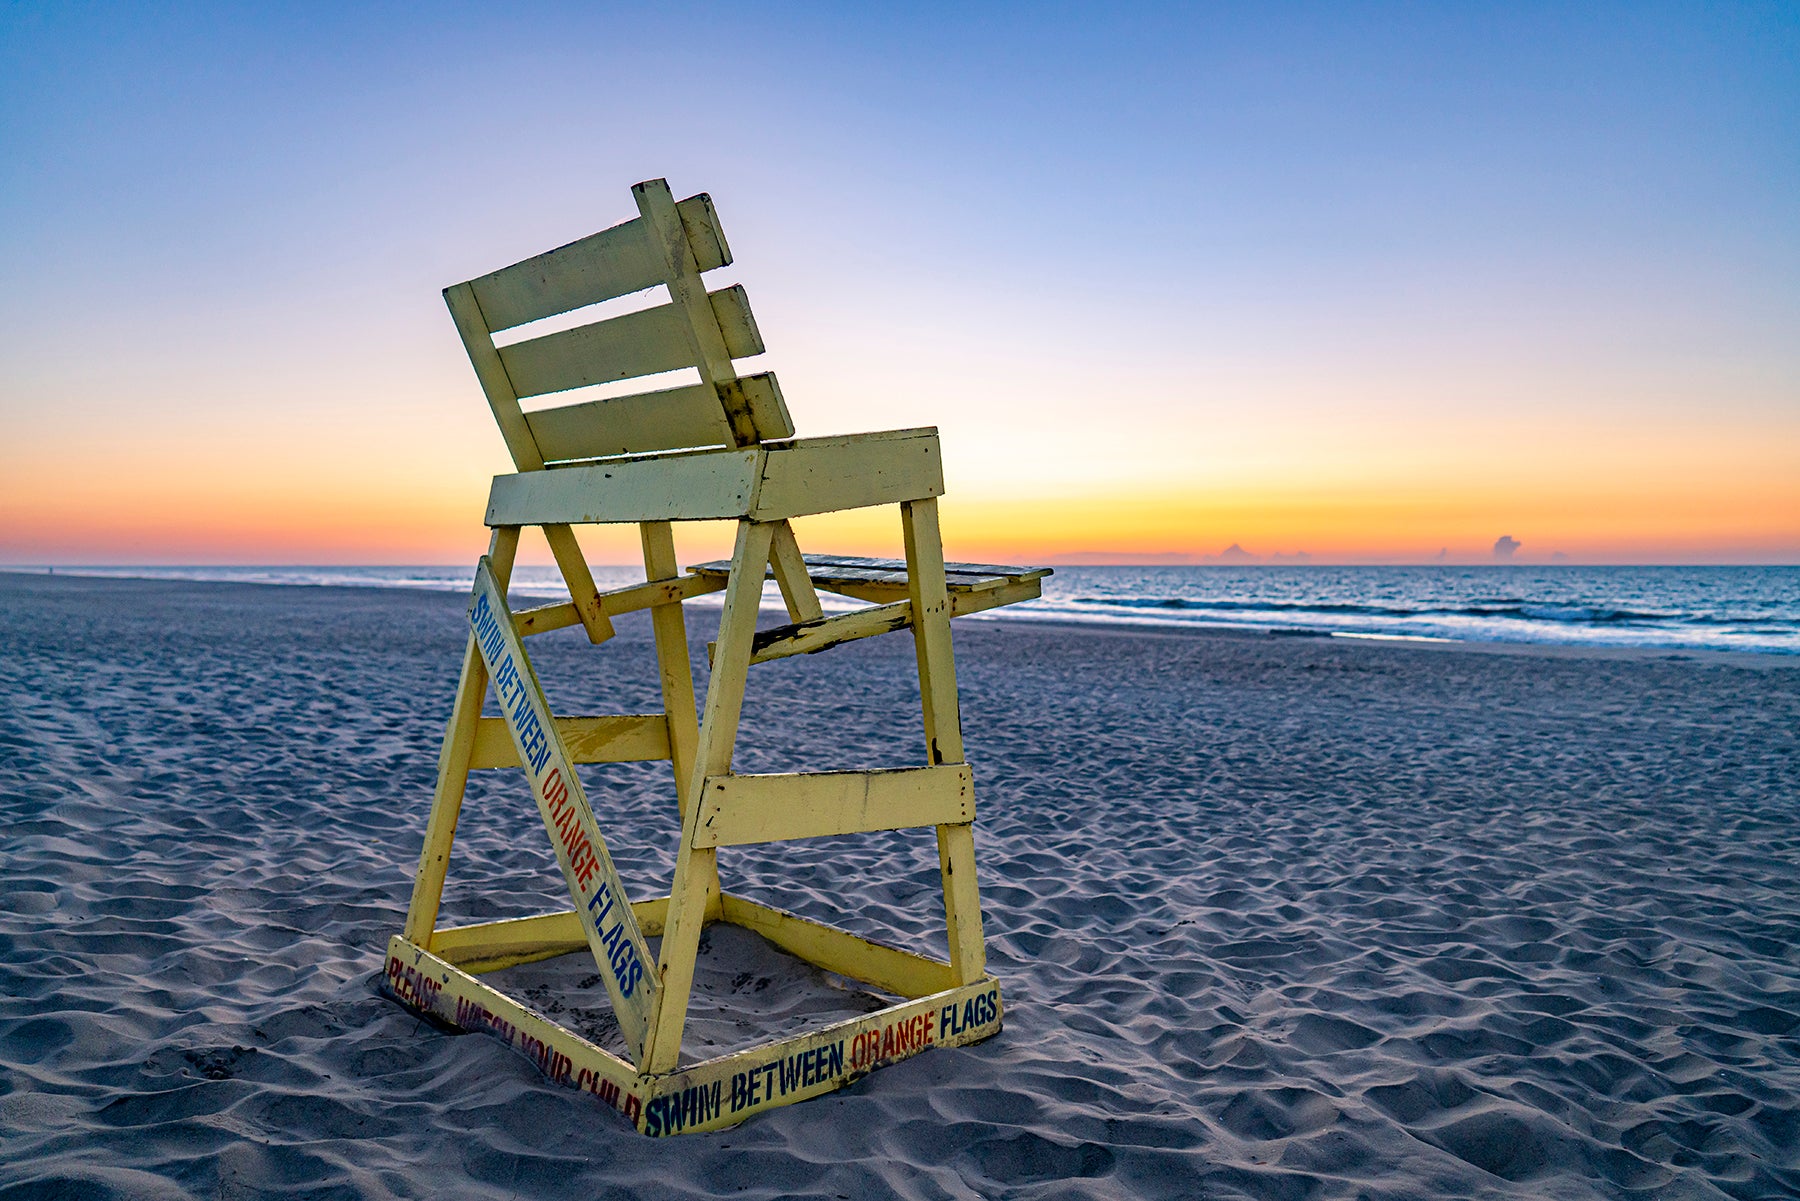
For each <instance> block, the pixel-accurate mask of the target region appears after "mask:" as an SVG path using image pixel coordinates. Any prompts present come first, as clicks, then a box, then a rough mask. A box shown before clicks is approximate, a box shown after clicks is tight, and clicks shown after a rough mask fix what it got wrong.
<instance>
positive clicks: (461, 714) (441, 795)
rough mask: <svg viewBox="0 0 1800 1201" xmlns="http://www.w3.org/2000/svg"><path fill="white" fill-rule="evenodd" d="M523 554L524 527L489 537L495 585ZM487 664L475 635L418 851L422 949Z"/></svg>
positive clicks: (410, 911) (410, 928) (408, 928)
mask: <svg viewBox="0 0 1800 1201" xmlns="http://www.w3.org/2000/svg"><path fill="white" fill-rule="evenodd" d="M518 553H519V527H517V526H505V527H502V528H500V529H497V530H495V531H494V533H493V536H492V537H491V538H489V539H488V554H487V563H488V565H489V570H490V571H492V573H493V579H494V582H495V584H496V585H497V586H498V587H499V588H500V589H501V590H502V591H503V592H504V591H505V589H506V584H507V581H508V580H510V579H511V578H512V569H513V560H514V559H515V558H516V557H517V556H518ZM487 686H488V673H487V664H486V663H485V662H483V660H482V657H481V651H480V649H479V648H477V647H476V645H475V636H474V635H473V634H470V636H469V640H468V643H467V645H466V646H465V647H464V649H463V661H462V675H461V677H460V678H459V679H458V681H457V684H456V700H455V702H454V703H453V704H452V705H451V708H450V720H449V722H448V723H447V724H446V725H445V726H444V741H443V744H442V746H441V747H440V748H439V750H438V765H437V787H436V788H435V789H433V790H432V794H431V815H430V816H429V817H427V818H426V820H425V845H424V847H423V848H422V849H421V850H420V851H419V870H418V872H417V874H415V875H414V876H413V892H412V900H411V902H410V903H409V904H408V905H407V909H406V925H405V926H403V927H402V933H403V934H404V935H405V936H406V937H407V938H408V939H411V940H412V941H413V942H416V943H418V944H419V945H420V946H429V945H430V944H431V932H432V930H433V929H435V928H436V926H437V914H438V906H439V904H441V903H442V901H443V897H444V877H445V875H446V874H447V873H448V872H449V870H450V846H451V844H452V843H453V842H454V841H455V840H456V823H457V819H458V818H459V817H460V816H461V814H462V802H463V793H464V792H465V791H466V790H467V789H468V786H469V761H470V755H471V753H472V752H473V750H474V746H475V737H476V732H477V730H478V729H479V728H480V725H481V703H482V701H483V700H484V699H486V697H487Z"/></svg>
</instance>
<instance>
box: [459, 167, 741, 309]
mask: <svg viewBox="0 0 1800 1201" xmlns="http://www.w3.org/2000/svg"><path fill="white" fill-rule="evenodd" d="M675 207H676V210H677V211H678V212H679V213H680V214H681V223H682V226H683V227H684V228H685V229H686V231H687V236H688V244H689V245H690V246H692V247H693V250H694V257H695V259H696V260H698V262H699V267H700V270H702V271H711V270H712V269H713V268H714V267H723V266H725V265H726V264H727V263H729V262H731V250H730V248H729V247H728V246H727V245H726V244H725V235H724V234H723V233H721V232H720V230H719V219H718V215H717V214H716V213H714V212H713V206H712V198H711V197H710V196H707V195H706V194H705V193H704V192H702V193H701V194H700V195H698V196H690V197H688V198H687V199H686V200H683V201H682V202H681V203H680V204H678V205H676V206H675ZM663 275H664V267H663V261H662V253H661V251H659V250H658V249H657V248H656V247H655V246H654V245H652V244H651V241H650V239H649V238H648V237H646V236H645V231H644V222H643V219H642V218H636V219H634V220H631V221H627V222H625V224H623V225H615V226H613V227H612V228H611V229H605V230H601V231H600V232H599V233H597V234H590V235H589V236H588V237H585V238H582V239H581V240H580V241H578V242H570V243H569V244H568V245H567V246H559V247H557V248H556V249H555V250H550V251H546V252H544V253H543V254H540V255H536V256H534V257H532V258H528V259H526V260H525V261H524V262H522V263H514V264H513V265H512V266H510V267H502V268H501V269H500V270H498V271H495V272H492V273H490V274H488V275H484V276H482V277H481V278H480V279H472V280H470V281H469V286H470V287H471V288H473V289H474V291H475V299H476V301H477V302H478V303H479V304H480V305H481V315H482V317H483V318H484V319H485V320H486V321H487V327H488V330H489V331H490V332H494V331H498V330H503V329H511V328H512V327H513V326H515V325H524V324H525V323H526V322H527V321H538V320H541V319H543V318H545V317H554V316H556V315H557V314H558V313H567V312H569V311H570V310H572V309H579V308H585V307H586V306H588V305H590V304H599V303H600V302H601V301H603V300H611V299H613V298H614V297H617V296H628V295H630V294H631V293H633V292H641V291H643V290H644V289H645V288H650V287H654V286H656V285H657V284H660V283H662V282H664V278H663Z"/></svg>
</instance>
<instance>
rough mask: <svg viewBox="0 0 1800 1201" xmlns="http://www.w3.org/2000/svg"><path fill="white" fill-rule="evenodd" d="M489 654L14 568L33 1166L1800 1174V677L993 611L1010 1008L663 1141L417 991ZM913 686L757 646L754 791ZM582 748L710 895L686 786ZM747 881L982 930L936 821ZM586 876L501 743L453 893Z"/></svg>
mask: <svg viewBox="0 0 1800 1201" xmlns="http://www.w3.org/2000/svg"><path fill="white" fill-rule="evenodd" d="M715 615H716V610H712V611H707V610H696V611H695V613H694V618H693V620H692V622H691V630H692V633H693V634H694V637H695V642H696V660H697V662H699V663H704V662H705V657H704V647H703V645H701V644H702V643H703V642H704V640H705V637H706V630H705V626H706V624H707V622H708V620H709V619H713V618H714V616H715ZM767 620H769V621H773V620H775V618H774V616H773V615H772V614H771V615H768V617H767ZM465 632H466V625H465V624H464V600H463V598H461V597H458V596H453V595H449V594H438V593H402V592H383V591H375V590H357V589H334V588H317V589H311V588H289V587H256V586H247V585H226V584H199V583H181V582H177V583H170V582H160V581H131V580H113V579H70V578H66V577H61V576H57V577H44V576H24V575H7V574H0V893H3V895H0V1197H6V1198H11V1197H35V1196H43V1197H52V1196H54V1197H107V1196H116V1197H131V1198H160V1197H193V1198H218V1197H248V1196H296V1197H301V1196H304V1197H309V1198H311V1197H340V1196H342V1197H388V1196H399V1197H426V1196H450V1197H494V1198H500V1197H515V1196H529V1197H571V1198H573V1197H582V1198H589V1197H596V1196H615V1195H616V1196H640V1197H660V1196H695V1197H785V1196H803V1197H821V1198H835V1197H847V1198H865V1197H884V1196H905V1197H1137V1196H1143V1197H1268V1198H1339V1197H1341V1198H1359V1197H1371V1198H1373V1197H1393V1198H1413V1197H1417V1198H1426V1197H1444V1196H1467V1197H1521V1198H1523V1197H1545V1196H1551V1197H1625V1196H1644V1197H1659V1198H1660V1197H1678V1198H1679V1197H1719V1196H1726V1197H1777V1196H1788V1195H1794V1194H1796V1193H1800V741H1797V737H1800V736H1797V734H1796V731H1800V659H1795V658H1791V657H1783V656H1722V655H1710V656H1706V655H1681V654H1653V653H1619V652H1606V651H1573V652H1572V651H1561V652H1556V653H1546V652H1542V651H1533V650H1531V649H1529V648H1492V647H1490V648H1486V649H1483V650H1480V651H1477V650H1472V649H1468V648H1460V647H1439V646H1418V645H1410V644H1392V643H1367V642H1346V641H1344V640H1337V639H1324V638H1293V637H1272V636H1266V635H1250V634H1238V635H1227V634H1211V633H1203V632H1191V631H1171V632H1167V633H1163V632H1154V631H1152V632H1144V631H1125V630H1111V629H1106V628H1096V627H1093V626H1088V627H1083V628H1076V627H1071V626H1057V625H1037V624H1024V623H1011V624H1007V623H999V622H992V621H980V620H967V621H962V622H959V623H958V624H957V626H956V636H957V653H958V667H959V671H960V675H961V681H962V697H963V724H964V729H965V734H966V737H967V742H968V748H969V756H970V759H971V761H972V762H973V763H974V764H975V765H976V779H977V787H978V797H979V806H980V818H979V822H978V825H977V845H978V850H979V855H980V861H981V886H982V897H983V902H984V912H985V917H986V922H987V932H988V947H989V961H990V967H991V970H992V971H993V972H994V973H995V975H997V976H998V977H999V978H1000V980H1001V982H1002V988H1003V994H1004V999H1005V1004H1006V1024H1005V1029H1004V1030H1003V1031H1002V1032H1001V1034H1000V1035H999V1036H997V1037H996V1038H994V1039H991V1040H989V1041H987V1042H985V1043H982V1044H979V1045H977V1046H974V1047H970V1048H964V1049H953V1050H936V1051H931V1052H928V1053H926V1054H923V1055H920V1056H917V1057H915V1058H913V1059H910V1060H907V1061H905V1062H903V1063H900V1064H898V1065H895V1066H893V1067H889V1068H885V1069H883V1070H881V1071H878V1072H876V1073H874V1074H872V1075H870V1076H868V1077H866V1078H864V1079H862V1080H860V1081H859V1082H857V1083H855V1084H854V1085H852V1086H850V1087H849V1088H846V1089H844V1090H842V1091H840V1092H837V1093H833V1094H831V1095H829V1096H827V1097H825V1098H822V1099H819V1100H814V1101H809V1102H806V1103H804V1104H801V1105H798V1106H791V1107H788V1108H785V1109H779V1110H775V1111H772V1112H769V1113H765V1114H763V1115H760V1116H758V1117H755V1118H753V1119H751V1120H750V1121H749V1122H748V1123H746V1124H744V1125H742V1126H739V1127H736V1128H734V1129H731V1130H727V1131H724V1132H722V1133H716V1134H702V1135H693V1136H684V1137H682V1138H677V1139H665V1140H652V1139H647V1138H644V1137H642V1136H640V1135H638V1134H636V1133H635V1132H634V1131H632V1130H631V1129H630V1128H628V1127H627V1126H626V1125H625V1123H624V1122H623V1121H622V1120H621V1119H619V1118H618V1117H617V1116H616V1115H615V1114H613V1113H612V1111H611V1110H609V1109H608V1108H607V1107H605V1106H604V1105H602V1104H601V1103H600V1102H599V1101H597V1100H596V1099H594V1098H591V1097H587V1096H583V1095H581V1094H579V1093H576V1092H573V1091H570V1090H567V1089H563V1088H560V1087H557V1086H555V1085H553V1084H551V1083H549V1082H548V1081H547V1080H545V1079H544V1078H543V1077H542V1076H540V1075H539V1074H538V1073H537V1071H536V1070H535V1069H534V1068H533V1067H532V1066H531V1065H530V1064H529V1063H528V1062H526V1060H525V1059H523V1058H522V1057H520V1056H518V1055H517V1054H515V1053H513V1052H511V1051H509V1050H507V1049H506V1048H505V1047H503V1046H502V1045H501V1044H500V1043H499V1042H498V1041H496V1040H494V1039H492V1038H487V1037H482V1036H479V1035H465V1036H456V1035H451V1034H447V1033H445V1032H442V1031H440V1030H438V1029H435V1028H433V1027H431V1026H429V1025H426V1024H425V1023H423V1022H421V1021H420V1020H419V1019H417V1018H416V1017H414V1016H413V1015H411V1014H410V1013H408V1012H406V1011H405V1010H403V1009H401V1008H400V1007H399V1006H397V1005H396V1004H394V1003H393V1002H391V1001H389V1000H387V999H385V998H384V997H382V996H380V995H379V994H378V993H377V991H376V989H375V984H374V982H375V979H376V977H377V974H378V973H379V971H380V969H381V967H382V962H383V951H384V946H385V942H386V939H387V937H388V936H389V935H390V934H392V933H394V932H395V931H397V930H398V928H399V926H400V922H401V918H402V915H403V913H404V910H405V906H406V900H407V896H408V891H409V888H410V882H411V877H412V872H413V868H414V865H415V864H416V861H417V856H418V851H419V846H420V840H421V834H422V829H423V823H424V819H425V814H426V810H427V806H428V802H429V797H430V790H431V783H432V778H433V771H434V766H435V759H436V748H437V741H438V738H439V735H440V732H441V729H442V725H443V722H444V720H445V717H446V716H447V714H448V710H449V704H450V700H451V695H452V692H453V689H454V687H455V675H456V670H457V666H458V663H459V660H460V656H461V652H462V646H463V639H464V637H465ZM529 649H530V651H531V653H532V655H533V658H534V660H535V662H536V664H537V666H538V669H539V672H540V674H541V675H542V676H543V677H544V679H545V682H546V685H547V686H548V688H549V691H550V695H551V699H552V701H553V702H554V704H555V706H556V707H557V709H558V710H559V711H562V712H645V711H649V710H652V709H654V708H656V707H658V706H657V699H656V685H655V680H654V677H653V674H652V665H651V658H650V654H649V628H648V624H647V622H644V621H642V620H641V619H640V620H634V619H631V618H627V619H624V620H622V621H620V622H619V636H618V638H617V639H616V640H615V642H614V643H612V644H609V645H608V646H606V647H604V648H602V649H600V650H597V651H596V650H593V649H591V648H589V647H588V646H587V645H586V643H585V641H584V640H583V639H582V638H581V637H580V636H579V635H578V634H575V633H574V632H573V631H561V632H559V633H557V634H552V635H548V636H546V637H543V638H538V639H533V640H532V641H531V643H530V644H529ZM916 705H917V699H916V687H915V685H914V684H913V676H912V647H911V642H910V640H909V639H907V638H906V637H904V636H890V637H888V638H883V639H873V640H870V641H867V642H863V643H858V644H855V645H852V646H846V647H842V648H839V649H837V650H834V651H831V652H829V653H827V654H823V655H818V656H811V657H804V658H801V659H797V660H784V661H781V662H778V663H773V664H768V665H764V666H759V667H757V668H755V669H753V672H752V677H751V690H750V696H749V701H748V705H747V708H746V719H745V725H744V731H743V735H742V737H741V739H740V743H739V755H738V759H737V766H738V768H739V770H744V771H782V770H800V769H803V768H804V769H825V768H849V767H871V766H904V765H909V764H913V763H917V762H919V761H920V758H921V754H922V751H921V747H920V742H921V738H920V734H919V727H918V718H917V708H916ZM583 774H584V778H586V780H587V782H588V784H589V794H590V797H591V798H592V800H593V802H594V807H595V810H596V813H597V815H598V817H599V820H600V824H601V828H602V830H603V832H604V833H605V834H606V835H607V837H608V839H609V841H610V843H611V847H612V851H613V854H614V857H615V859H616V861H617V863H618V865H619V868H620V871H621V874H622V875H623V878H624V881H625V883H626V885H627V887H628V889H629V890H630V891H631V893H632V895H633V896H634V897H641V896H647V895H651V894H653V893H654V892H656V891H658V890H659V889H666V882H667V878H668V872H669V868H670V864H671V862H672V860H671V851H672V848H673V843H674V838H675V822H674V814H673V808H674V806H673V790H672V786H671V783H670V780H669V777H668V769H667V766H666V765H664V764H649V765H621V766H613V767H605V768H585V769H583ZM720 862H721V868H722V871H723V874H724V876H725V880H726V886H727V887H728V888H730V889H732V890H733V891H737V892H741V893H744V894H746V895H748V896H751V897H753V898H756V899H758V900H762V901H765V902H768V903H771V904H775V905H780V906H782V907H784V908H788V909H791V910H794V911H796V912H799V913H801V914H804V915H806V916H810V917H817V918H822V919H827V920H834V921H837V922H838V923H839V924H842V925H845V926H848V927H849V928H851V929H853V930H856V931H857V932H859V933H863V934H867V935H871V936H877V937H882V938H884V939H886V940H889V941H895V942H899V943H901V944H902V945H909V946H916V945H923V946H927V947H929V948H931V949H933V951H934V952H937V951H941V948H942V944H943V933H942V929H941V897H940V896H939V894H938V887H939V885H938V877H937V862H936V854H935V846H934V843H933V840H932V839H931V837H930V835H929V834H928V833H926V832H917V833H900V834H891V835H866V836H859V837H856V838H849V839H836V840H818V841H814V842H809V843H794V844H783V845H779V846H775V847H768V848H734V849H732V850H728V851H725V852H722V853H721V855H720ZM559 890H560V879H559V877H558V874H557V872H556V869H555V865H554V861H553V859H552V858H551V855H550V851H549V846H548V842H547V839H546V837H545V834H544V832H543V830H542V828H541V826H540V825H539V824H538V819H537V816H536V813H535V810H534V808H533V806H532V804H531V801H530V798H529V795H528V793H527V792H526V790H525V787H524V784H523V781H522V780H521V779H519V778H517V777H516V776H514V775H510V774H509V773H503V772H487V773H479V774H478V776H477V777H476V783H475V784H474V786H473V787H472V789H471V793H470V797H469V800H468V802H467V804H466V806H465V808H464V816H463V820H462V824H461V827H460V830H459V835H458V842H457V852H456V855H455V857H454V859H453V862H452V868H451V885H450V888H449V890H448V891H447V894H446V899H445V911H444V918H443V920H444V921H445V922H446V923H459V922H469V921H479V920H486V919H489V918H497V917H505V916H515V915H521V914H526V913H534V912H544V911H547V910H550V909H554V908H560V907H565V906H566V903H567V902H566V897H564V896H561V895H559ZM517 970H518V971H519V972H520V973H521V975H520V977H519V978H518V979H517V980H516V981H514V982H513V985H512V986H513V987H514V988H515V989H516V991H517V992H518V993H519V994H520V995H522V996H525V997H526V998H527V999H529V1000H530V1001H531V1003H533V1004H534V1005H538V1006H541V1007H542V1008H544V1009H545V1010H547V1011H554V1012H553V1016H556V1017H557V1018H558V1019H559V1020H561V1021H564V1022H566V1023H569V1024H579V1023H581V1022H583V1021H587V1022H595V1021H601V1022H603V1018H604V1010H605V1000H604V995H603V993H601V992H600V990H599V989H598V987H597V986H595V985H593V984H592V983H591V981H589V983H588V986H587V987H586V988H585V989H584V988H583V987H582V985H583V982H584V976H585V977H591V975H592V973H591V972H586V973H584V972H583V971H582V970H581V965H580V963H579V962H578V961H577V960H574V959H570V960H563V961H555V962H554V963H552V964H550V965H537V968H536V969H535V972H534V971H532V970H527V969H517ZM700 987H701V995H700V996H699V997H697V999H696V1010H695V1019H694V1021H693V1022H692V1023H691V1024H690V1033H689V1044H688V1053H689V1054H690V1055H692V1056H693V1057H696V1058H698V1057H705V1056H707V1055H710V1054H714V1053H717V1051H718V1050H719V1049H720V1048H725V1047H729V1046H732V1045H740V1044H743V1043H746V1042H750V1041H754V1040H755V1039H756V1038H757V1037H758V1036H760V1035H762V1034H766V1033H770V1032H785V1031H789V1030H793V1029H797V1028H800V1027H804V1026H806V1025H808V1024H811V1023H817V1022H822V1021H825V1020H829V1019H830V1018H831V1017H833V1016H837V1015H840V1014H848V1013H854V1012H859V1011H860V1009H861V1008H862V1007H865V1006H866V1005H867V1004H868V1003H869V1002H867V1000H866V999H865V998H863V997H861V996H859V995H858V994H856V993H854V992H849V991H846V990H845V989H843V988H842V987H841V985H840V982H837V981H835V980H831V979H827V978H825V977H823V976H821V975H819V974H818V973H815V972H813V971H811V970H810V969H806V968H804V967H802V966H800V965H797V964H795V963H794V962H793V961H791V960H788V959H786V958H785V957H783V956H781V955H779V954H778V953H775V952H773V951H772V950H771V949H770V948H769V947H767V946H766V944H762V943H760V941H759V940H757V939H755V938H754V936H750V935H746V934H744V933H743V932H741V931H737V930H733V929H729V928H721V929H717V930H715V931H712V932H710V933H709V936H708V940H707V956H706V959H705V961H704V963H703V967H702V972H701V983H700Z"/></svg>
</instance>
